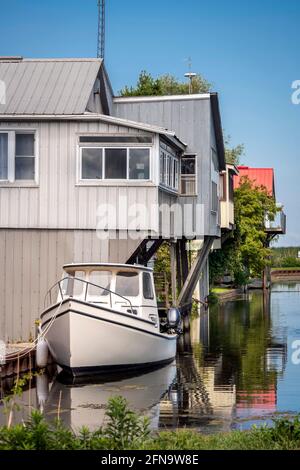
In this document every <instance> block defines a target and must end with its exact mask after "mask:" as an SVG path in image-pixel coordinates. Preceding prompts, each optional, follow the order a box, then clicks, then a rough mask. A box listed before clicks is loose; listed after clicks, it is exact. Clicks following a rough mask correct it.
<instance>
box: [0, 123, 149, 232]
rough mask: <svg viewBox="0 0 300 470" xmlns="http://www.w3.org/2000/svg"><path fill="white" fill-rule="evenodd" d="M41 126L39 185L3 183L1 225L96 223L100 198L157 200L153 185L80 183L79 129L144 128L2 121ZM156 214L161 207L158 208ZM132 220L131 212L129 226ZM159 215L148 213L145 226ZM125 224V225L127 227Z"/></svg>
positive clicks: (91, 226) (2, 125) (90, 226)
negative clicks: (82, 184)
mask: <svg viewBox="0 0 300 470" xmlns="http://www.w3.org/2000/svg"><path fill="white" fill-rule="evenodd" d="M7 128H11V129H14V128H19V129H20V128H26V129H29V128H32V129H37V132H38V134H37V137H38V141H39V185H38V186H37V187H30V188H26V187H3V186H2V187H1V185H0V228H50V229H95V228H96V225H97V216H96V212H97V207H98V205H99V204H100V203H101V204H103V203H106V204H112V205H113V206H115V205H118V204H119V202H118V201H119V200H120V199H121V198H122V197H123V196H127V199H128V201H129V203H131V202H132V203H137V202H146V204H147V206H148V207H151V205H152V204H157V202H158V189H157V187H155V186H143V185H140V184H139V185H138V186H101V185H99V186H78V185H76V183H77V179H76V165H77V133H80V132H82V133H85V132H100V133H101V132H103V133H120V132H122V133H133V134H134V135H136V134H137V133H139V132H140V131H138V130H134V129H129V128H126V127H118V126H115V125H112V124H105V123H101V122H90V123H88V122H85V123H84V122H50V123H48V122H42V123H41V122H40V123H30V124H29V123H27V124H24V123H18V124H14V123H9V124H5V123H3V122H2V123H0V129H7ZM157 218H158V213H157ZM129 223H130V224H131V228H132V229H134V226H133V225H132V217H131V218H129V216H128V219H127V226H128V225H129ZM157 225H158V220H152V223H151V224H150V223H149V219H148V218H146V217H145V220H144V221H143V220H142V225H141V226H140V227H139V228H140V229H141V230H144V229H145V230H156V229H157ZM124 228H126V227H124Z"/></svg>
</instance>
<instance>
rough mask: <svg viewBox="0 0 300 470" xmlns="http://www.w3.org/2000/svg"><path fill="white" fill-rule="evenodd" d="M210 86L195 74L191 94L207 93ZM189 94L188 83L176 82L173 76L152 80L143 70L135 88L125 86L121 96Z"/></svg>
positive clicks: (168, 75) (163, 76)
mask: <svg viewBox="0 0 300 470" xmlns="http://www.w3.org/2000/svg"><path fill="white" fill-rule="evenodd" d="M210 89H211V84H210V83H209V82H208V81H207V80H206V79H205V78H203V77H202V76H201V75H200V74H197V75H196V77H194V78H193V81H192V93H208V92H209V91H210ZM188 93H189V83H187V82H182V81H180V80H178V79H177V78H176V77H175V76H174V75H171V74H165V75H161V76H160V77H158V78H154V77H153V76H152V75H151V74H150V73H149V72H146V71H145V70H143V71H142V72H141V73H140V75H139V78H138V81H137V84H136V85H135V86H131V87H128V86H125V87H124V88H123V89H122V90H121V91H120V95H121V96H161V95H185V94H188Z"/></svg>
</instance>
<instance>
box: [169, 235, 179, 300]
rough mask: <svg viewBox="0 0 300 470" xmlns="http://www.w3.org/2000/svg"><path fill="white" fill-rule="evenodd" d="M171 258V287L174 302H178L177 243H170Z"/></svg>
mask: <svg viewBox="0 0 300 470" xmlns="http://www.w3.org/2000/svg"><path fill="white" fill-rule="evenodd" d="M170 258H171V289H172V303H173V305H176V303H177V257H176V244H175V243H171V244H170Z"/></svg>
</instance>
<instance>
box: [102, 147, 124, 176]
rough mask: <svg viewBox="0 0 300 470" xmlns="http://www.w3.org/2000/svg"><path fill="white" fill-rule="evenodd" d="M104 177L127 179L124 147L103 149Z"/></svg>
mask: <svg viewBox="0 0 300 470" xmlns="http://www.w3.org/2000/svg"><path fill="white" fill-rule="evenodd" d="M105 178H106V179H127V150H126V149H105Z"/></svg>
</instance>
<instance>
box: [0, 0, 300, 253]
mask: <svg viewBox="0 0 300 470" xmlns="http://www.w3.org/2000/svg"><path fill="white" fill-rule="evenodd" d="M106 3H107V16H106V26H107V32H106V43H107V46H106V66H107V69H108V72H109V74H110V77H111V80H112V84H113V88H114V90H115V93H117V92H118V91H119V90H120V89H121V88H122V87H123V86H124V85H125V84H129V85H130V84H133V83H135V81H136V78H137V76H138V74H139V72H140V71H141V70H142V69H146V70H148V71H150V72H152V73H153V74H154V75H158V74H163V73H167V72H168V73H172V74H174V75H176V76H177V77H178V78H181V77H183V75H184V73H185V72H186V71H187V68H188V66H187V61H186V59H187V58H188V57H189V56H191V58H192V62H193V69H194V71H195V72H200V73H202V74H203V76H204V77H205V78H207V79H208V80H209V81H210V82H211V83H213V89H214V91H218V92H219V94H220V101H221V113H222V120H223V127H224V129H225V131H226V133H227V134H230V135H231V137H232V144H238V143H244V144H245V148H246V154H245V156H244V157H243V161H242V163H244V164H247V165H249V166H262V167H270V166H272V167H274V168H275V171H276V188H277V200H278V201H279V202H283V203H284V204H285V210H286V213H287V215H288V234H287V235H286V236H285V237H281V238H280V241H279V245H300V211H299V205H300V178H299V176H300V158H299V157H300V148H299V130H300V129H299V128H300V105H298V106H297V105H293V104H292V101H291V94H292V89H291V84H292V82H293V81H294V80H297V79H299V80H300V70H299V22H300V1H299V0H285V1H282V0H251V1H250V0H249V1H248V0H226V1H225V0H211V1H210V2H208V1H205V2H204V1H202V0H189V1H181V2H179V1H174V0H173V1H172V0H151V1H139V0H128V1H121V0H106ZM0 21H1V23H0V55H23V56H24V57H83V56H86V57H91V56H95V55H96V50H97V0H48V1H45V0H9V1H5V0H0Z"/></svg>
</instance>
